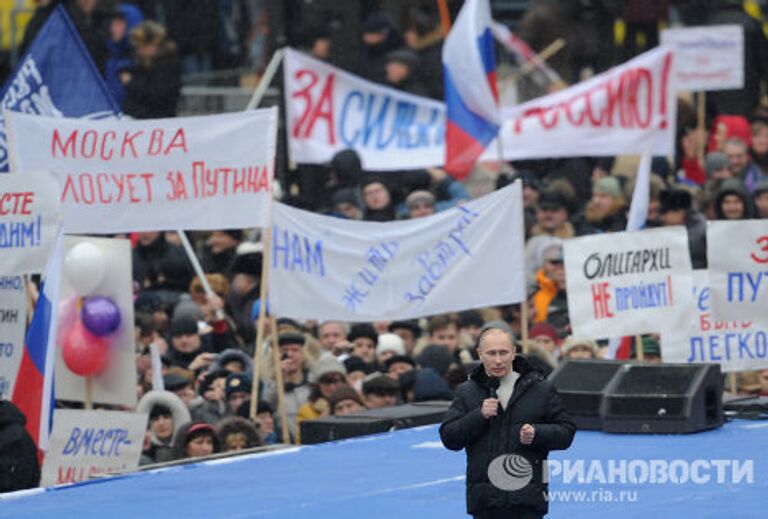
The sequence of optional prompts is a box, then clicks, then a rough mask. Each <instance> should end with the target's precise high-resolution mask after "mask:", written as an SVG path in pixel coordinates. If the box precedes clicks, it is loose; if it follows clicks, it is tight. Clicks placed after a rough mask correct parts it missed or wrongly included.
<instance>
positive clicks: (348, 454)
mask: <svg viewBox="0 0 768 519" xmlns="http://www.w3.org/2000/svg"><path fill="white" fill-rule="evenodd" d="M767 440H768V422H749V421H736V422H732V423H729V424H727V425H726V426H725V427H723V428H721V429H718V430H715V431H710V432H706V433H700V434H695V435H684V436H629V435H608V434H604V433H598V432H589V431H585V432H579V433H578V434H577V435H576V439H575V441H574V444H573V446H572V447H571V449H570V450H568V451H566V452H564V453H563V452H558V453H555V454H554V455H553V456H552V459H554V460H558V461H560V462H561V466H564V464H565V463H566V462H568V463H569V464H570V466H571V467H572V468H573V467H578V462H579V460H583V462H584V463H585V467H586V468H588V467H589V466H590V464H591V465H592V467H593V470H594V469H597V470H599V469H602V470H603V472H605V477H606V478H608V477H609V474H608V473H607V472H608V471H609V470H610V469H609V462H608V460H626V463H628V464H632V462H633V460H641V461H640V462H639V464H638V462H635V464H634V465H633V467H634V468H635V470H636V471H637V472H636V473H637V474H638V477H642V468H643V466H645V467H648V466H649V465H648V463H649V461H650V460H664V461H665V462H668V463H669V462H672V461H673V460H683V461H682V462H676V463H677V467H678V468H677V469H676V472H674V473H676V474H678V476H679V477H682V474H683V472H681V471H683V470H684V468H683V466H685V467H687V468H689V469H690V468H691V467H694V469H693V472H694V475H695V479H697V481H698V482H696V483H694V482H691V481H688V482H687V483H678V484H675V483H666V484H660V483H650V482H645V483H643V484H636V485H633V484H620V483H617V482H616V481H614V483H611V482H610V481H604V482H602V481H601V479H600V474H599V473H598V472H592V475H591V479H590V480H589V481H591V482H587V483H578V482H575V481H571V482H568V483H566V482H565V481H564V480H563V479H562V476H555V475H552V476H551V477H550V481H551V488H550V491H551V492H559V494H558V495H557V496H553V499H556V500H559V502H555V503H553V504H552V505H551V508H550V514H549V515H548V516H547V517H551V518H564V519H565V518H567V519H581V518H584V519H586V518H591V519H592V518H595V517H605V518H625V517H626V518H638V519H640V518H641V519H649V518H657V519H662V518H663V519H667V518H678V517H679V518H685V519H701V518H713V519H714V518H718V519H719V518H731V517H733V518H739V519H747V518H758V517H759V518H764V517H768V511H766V505H767V504H768V441H767ZM594 460H598V461H597V462H594ZM696 460H704V461H700V462H698V465H692V463H693V462H694V461H696ZM711 460H738V465H737V467H739V468H737V470H741V471H743V472H741V474H736V476H737V477H740V478H742V480H741V481H740V482H738V483H733V482H732V476H733V475H734V474H733V473H732V470H731V468H733V466H732V465H728V466H726V467H725V468H724V469H722V470H723V472H724V474H723V476H724V482H723V483H718V481H717V476H718V474H717V468H716V466H717V464H720V465H721V466H723V465H722V464H723V463H725V462H715V464H712V463H711ZM749 460H752V464H753V468H754V471H753V475H754V477H753V481H752V482H751V483H749V482H748V479H749V478H748V477H746V473H747V472H749V469H748V464H745V462H748V461H749ZM662 463H663V462H662ZM703 463H707V464H709V465H708V468H707V465H703ZM643 464H645V465H643ZM595 465H597V467H595ZM614 466H619V465H614ZM657 466H659V465H657ZM585 472H586V471H585ZM615 474H618V473H615ZM707 476H709V478H708V479H709V481H704V480H705V479H707ZM615 477H618V476H615ZM622 491H624V492H632V491H636V499H632V498H633V494H631V493H630V494H624V495H623V498H624V502H617V500H618V499H620V498H621V492H622ZM582 492H584V493H582ZM609 499H610V500H611V502H608V500H609ZM629 499H632V501H631V502H628V501H627V500H629ZM566 500H568V501H569V502H565V501H566ZM575 501H579V502H575ZM585 501H586V502H585ZM0 517H2V518H12V517H13V518H16V517H29V518H36V519H37V518H47V517H51V518H53V517H55V518H63V517H66V518H76V519H86V518H90V517H99V518H104V517H106V518H110V519H113V518H117V517H130V518H144V517H174V518H179V519H181V518H183V519H191V518H197V517H204V518H235V517H237V518H240V517H269V518H285V519H289V518H290V519H295V518H304V517H306V518H325V517H328V518H334V519H344V518H350V519H360V518H364V519H375V518H397V519H406V518H410V517H418V518H451V517H466V515H465V514H464V453H463V452H462V453H456V452H450V451H447V450H445V449H444V448H442V447H441V445H440V443H439V438H438V436H437V426H430V427H423V428H419V429H411V430H406V431H399V432H395V433H390V434H384V435H378V436H371V437H366V438H361V439H356V440H348V441H345V442H338V443H331V444H325V445H317V446H307V447H301V448H294V449H291V450H289V451H282V452H278V453H270V454H258V455H248V456H241V457H237V458H229V459H226V460H218V461H215V462H207V463H200V464H193V465H185V466H182V467H174V468H170V469H164V470H159V471H154V472H151V473H137V474H132V475H128V476H124V477H120V478H114V479H111V480H108V481H97V482H89V483H85V484H79V485H72V486H69V487H60V488H57V489H49V490H47V491H37V492H35V493H33V494H29V495H23V496H19V495H18V494H15V495H12V498H10V499H9V496H5V497H0Z"/></svg>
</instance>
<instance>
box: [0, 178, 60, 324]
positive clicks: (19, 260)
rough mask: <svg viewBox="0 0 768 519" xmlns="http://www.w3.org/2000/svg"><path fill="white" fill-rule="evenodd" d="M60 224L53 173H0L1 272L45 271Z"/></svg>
mask: <svg viewBox="0 0 768 519" xmlns="http://www.w3.org/2000/svg"><path fill="white" fill-rule="evenodd" d="M59 225H61V207H60V204H59V190H58V189H57V187H56V178H55V177H54V176H53V175H52V174H50V173H43V172H36V173H31V174H29V175H0V250H1V251H2V253H1V254H2V258H3V260H2V261H0V275H10V274H32V273H41V272H43V270H44V269H45V262H46V261H48V256H49V255H50V253H51V250H52V248H53V244H54V242H55V241H56V233H57V232H58V230H59ZM0 339H2V337H0Z"/></svg>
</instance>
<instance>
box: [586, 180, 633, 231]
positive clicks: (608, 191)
mask: <svg viewBox="0 0 768 519" xmlns="http://www.w3.org/2000/svg"><path fill="white" fill-rule="evenodd" d="M626 206H627V203H626V200H625V199H624V195H622V192H621V183H620V182H619V179H618V178H617V177H614V176H608V177H603V178H601V179H599V180H597V181H596V182H594V183H593V184H592V198H591V199H590V200H589V202H588V203H587V207H586V208H585V209H584V214H583V217H582V218H581V221H582V223H581V226H580V227H579V228H578V229H577V231H576V234H577V235H578V236H584V235H588V234H598V233H602V232H621V231H624V230H626V227H627V219H626V216H625V211H626V208H627V207H626Z"/></svg>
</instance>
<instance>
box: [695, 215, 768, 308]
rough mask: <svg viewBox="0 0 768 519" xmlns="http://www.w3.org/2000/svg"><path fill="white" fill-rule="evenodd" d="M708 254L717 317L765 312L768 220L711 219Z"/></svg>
mask: <svg viewBox="0 0 768 519" xmlns="http://www.w3.org/2000/svg"><path fill="white" fill-rule="evenodd" d="M707 258H708V259H709V281H710V287H711V288H712V313H713V314H714V316H715V317H716V318H717V319H753V318H761V317H763V316H765V314H766V304H765V303H766V296H768V268H767V267H768V220H735V221H714V222H709V224H708V225H707Z"/></svg>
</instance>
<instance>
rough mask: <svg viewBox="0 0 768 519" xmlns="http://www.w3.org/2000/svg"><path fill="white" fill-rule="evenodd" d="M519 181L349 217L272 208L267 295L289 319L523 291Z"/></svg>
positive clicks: (401, 310) (447, 305)
mask: <svg viewBox="0 0 768 519" xmlns="http://www.w3.org/2000/svg"><path fill="white" fill-rule="evenodd" d="M522 204H523V203H522V189H521V186H520V183H515V184H513V185H511V186H508V187H506V188H504V189H502V190H500V191H496V192H494V193H491V194H489V195H486V196H484V197H481V198H478V199H475V200H472V201H471V202H468V203H466V204H464V205H460V206H458V207H455V208H452V209H448V210H446V211H443V212H440V213H438V214H435V215H432V216H428V217H424V218H417V219H414V220H408V221H400V222H387V223H380V222H358V221H350V220H343V219H339V218H333V217H330V216H322V215H317V214H314V213H310V212H307V211H302V210H299V209H294V208H291V207H288V206H286V205H283V204H275V206H274V210H273V220H272V222H273V223H272V225H273V237H272V250H271V253H270V254H271V257H270V258H269V260H270V271H269V282H270V285H269V286H270V295H269V298H270V299H269V301H270V305H271V307H272V308H273V309H274V312H275V314H276V315H281V316H285V317H292V318H297V319H310V318H312V319H319V320H329V319H333V320H342V321H370V320H381V319H392V320H395V319H412V318H416V317H421V316H425V315H432V314H438V313H443V312H451V311H459V310H465V309H468V308H477V307H482V306H491V305H500V304H508V303H517V302H520V301H522V300H524V299H525V273H524V263H523V251H524V248H525V247H524V232H523V205H522Z"/></svg>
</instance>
